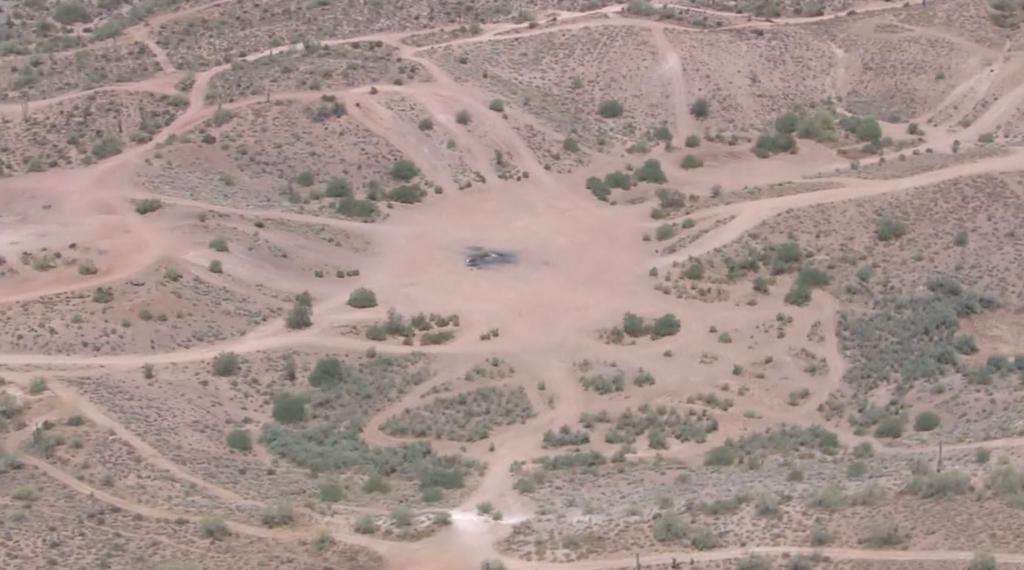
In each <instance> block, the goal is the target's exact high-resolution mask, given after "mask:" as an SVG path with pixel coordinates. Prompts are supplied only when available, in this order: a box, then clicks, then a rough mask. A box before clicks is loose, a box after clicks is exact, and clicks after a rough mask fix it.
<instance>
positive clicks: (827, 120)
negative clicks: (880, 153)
mask: <svg viewBox="0 0 1024 570" xmlns="http://www.w3.org/2000/svg"><path fill="white" fill-rule="evenodd" d="M876 125H877V122H876ZM797 138H801V139H810V140H814V141H817V142H828V141H834V140H836V139H837V138H838V131H837V130H836V119H835V113H834V112H833V110H832V109H830V108H828V107H822V106H808V107H804V106H800V107H797V108H795V109H793V110H792V111H787V112H785V113H782V114H781V115H779V116H778V117H776V118H775V121H774V122H773V123H772V128H771V129H769V130H767V131H765V132H764V133H762V134H761V136H759V137H758V138H757V141H756V142H755V143H754V148H753V152H754V154H755V155H757V156H758V157H760V158H768V157H770V156H772V155H774V154H779V153H783V152H790V153H795V152H797V150H798V145H797Z"/></svg>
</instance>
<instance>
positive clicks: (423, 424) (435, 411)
mask: <svg viewBox="0 0 1024 570" xmlns="http://www.w3.org/2000/svg"><path fill="white" fill-rule="evenodd" d="M533 416H534V411H533V406H532V405H531V404H530V399H529V397H527V395H526V391H525V390H524V389H523V388H522V387H521V386H516V387H494V386H487V387H483V388H477V389H476V390H472V391H470V392H466V393H463V394H458V395H456V396H452V397H442V398H437V399H435V400H433V401H432V402H430V403H429V404H426V405H423V406H419V407H415V408H407V409H405V410H402V412H401V413H399V414H398V415H395V416H392V417H390V418H388V419H387V420H386V421H385V422H384V423H383V424H381V430H382V431H383V432H384V433H387V434H389V435H395V436H413V437H427V436H432V437H435V438H438V439H447V440H450V441H467V442H472V441H479V440H481V439H485V438H487V437H489V436H490V434H491V430H492V429H494V428H495V427H497V426H503V425H510V424H515V423H521V422H523V421H525V420H527V419H528V418H531V417H533Z"/></svg>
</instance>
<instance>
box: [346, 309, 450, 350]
mask: <svg viewBox="0 0 1024 570" xmlns="http://www.w3.org/2000/svg"><path fill="white" fill-rule="evenodd" d="M457 326H459V316H458V315H454V314H452V315H441V314H438V313H430V314H429V315H427V314H424V313H419V314H417V315H414V316H413V317H412V318H410V319H408V320H407V319H406V318H405V317H404V316H402V315H401V314H400V313H399V312H398V311H396V310H395V309H394V308H391V309H388V316H387V318H386V319H385V320H384V321H382V322H379V323H374V324H372V325H370V326H369V327H367V329H366V333H365V334H366V338H368V339H370V340H375V341H384V340H387V339H388V338H390V337H400V338H402V339H403V341H402V342H403V343H404V344H407V345H411V344H413V342H414V341H415V338H416V334H417V333H422V334H421V335H420V344H422V345H435V344H444V343H446V342H448V341H450V340H452V339H453V338H455V333H454V332H453V331H451V330H449V329H448V328H447V327H457ZM442 329H443V330H442Z"/></svg>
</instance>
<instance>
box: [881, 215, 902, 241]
mask: <svg viewBox="0 0 1024 570" xmlns="http://www.w3.org/2000/svg"><path fill="white" fill-rule="evenodd" d="M906 233H907V225H906V224H904V223H903V222H901V221H899V220H896V219H893V218H889V217H885V216H883V217H881V218H878V219H877V220H875V237H877V238H878V241H893V240H897V239H899V238H901V237H903V236H904V235H906Z"/></svg>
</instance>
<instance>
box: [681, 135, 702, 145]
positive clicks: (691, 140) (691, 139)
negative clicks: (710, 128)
mask: <svg viewBox="0 0 1024 570" xmlns="http://www.w3.org/2000/svg"><path fill="white" fill-rule="evenodd" d="M684 144H685V145H686V148H697V147H699V146H700V137H699V136H697V135H690V136H688V137H686V141H685V143H684Z"/></svg>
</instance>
